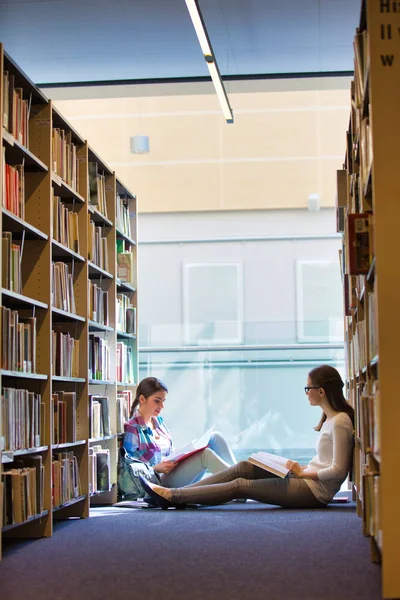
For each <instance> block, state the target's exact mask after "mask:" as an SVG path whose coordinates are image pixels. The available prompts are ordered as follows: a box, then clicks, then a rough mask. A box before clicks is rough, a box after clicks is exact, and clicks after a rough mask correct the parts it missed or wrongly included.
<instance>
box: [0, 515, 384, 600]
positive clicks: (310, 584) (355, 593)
mask: <svg viewBox="0 0 400 600" xmlns="http://www.w3.org/2000/svg"><path fill="white" fill-rule="evenodd" d="M380 590H381V577H380V567H379V566H378V565H375V564H372V563H371V562H370V557H369V540H368V539H367V538H364V537H363V535H362V532H361V520H360V519H359V518H358V517H357V516H356V515H355V507H354V504H352V503H350V504H344V505H335V506H331V507H329V508H327V509H318V510H283V509H280V508H275V507H272V506H265V505H262V504H258V503H247V504H236V503H232V504H228V505H225V506H221V507H209V508H201V509H191V510H185V511H176V510H168V511H162V510H159V509H155V510H149V509H143V508H142V509H129V508H118V507H117V508H104V509H102V508H96V509H93V510H92V518H90V519H86V520H69V521H63V522H60V523H58V524H57V525H56V531H55V535H54V536H53V537H52V538H48V539H40V540H34V541H28V542H27V541H24V542H12V543H10V544H9V543H6V547H5V548H4V553H3V562H2V563H1V564H0V592H1V593H0V597H1V599H2V600H3V599H4V600H6V599H7V600H21V599H22V598H24V599H26V600H30V599H31V598H38V599H39V598H40V600H67V599H68V600H70V599H72V600H78V599H80V598H85V599H86V600H99V599H100V598H101V599H110V600H114V599H115V600H119V599H121V600H122V599H123V600H131V599H132V600H136V599H138V600H142V599H151V598H158V599H159V600H181V599H182V600H187V599H190V600H192V599H193V600H216V599H218V600H221V599H223V600H225V599H229V600H239V599H240V600H242V599H251V600H283V599H284V600H300V599H304V600H329V599H332V600H338V599H340V600H347V599H348V600H350V599H351V600H354V599H356V598H362V599H363V600H370V599H371V600H378V599H380V598H381V591H380Z"/></svg>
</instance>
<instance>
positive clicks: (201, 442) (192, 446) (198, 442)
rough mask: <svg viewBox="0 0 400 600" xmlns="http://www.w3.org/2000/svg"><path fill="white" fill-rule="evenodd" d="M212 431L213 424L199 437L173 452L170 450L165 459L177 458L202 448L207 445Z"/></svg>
mask: <svg viewBox="0 0 400 600" xmlns="http://www.w3.org/2000/svg"><path fill="white" fill-rule="evenodd" d="M213 431H214V426H213V427H210V428H209V429H207V431H205V432H204V433H203V434H202V435H201V436H200V437H199V438H197V439H196V438H195V439H194V440H192V441H191V442H189V444H186V446H183V447H182V448H179V450H174V451H173V452H171V454H168V456H167V457H166V460H176V459H177V458H180V457H181V456H184V455H185V454H188V453H189V452H192V451H193V450H198V449H199V448H204V447H205V446H207V444H208V441H209V439H210V437H211V434H212V432H213Z"/></svg>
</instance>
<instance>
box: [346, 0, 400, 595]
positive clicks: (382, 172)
mask: <svg viewBox="0 0 400 600" xmlns="http://www.w3.org/2000/svg"><path fill="white" fill-rule="evenodd" d="M394 4H395V3H385V2H379V0H363V2H362V6H361V16H360V24H359V28H358V29H357V32H356V35H355V39H354V54H355V59H354V65H355V68H354V81H353V82H352V86H351V114H350V120H349V128H348V131H347V144H346V156H345V162H344V165H343V171H340V172H338V202H337V223H338V231H342V232H343V247H342V258H343V260H342V263H341V264H342V274H343V283H344V309H345V340H346V353H347V380H346V386H347V392H348V396H349V399H350V401H351V402H352V404H353V406H354V407H355V411H356V432H355V434H356V443H355V454H354V466H355V469H354V471H355V472H354V495H355V498H356V501H357V513H358V515H359V516H360V517H361V518H362V529H363V533H364V534H365V535H366V536H369V538H370V541H371V559H372V560H373V561H376V562H381V564H382V593H383V597H384V598H400V575H399V572H398V544H399V539H400V520H399V511H398V498H399V495H400V482H399V479H398V477H397V476H396V472H397V457H398V444H397V441H396V440H397V424H398V422H399V419H400V404H399V403H398V402H397V401H396V398H397V394H398V381H397V374H398V370H399V359H398V341H399V340H400V319H399V318H398V312H399V309H398V297H399V294H400V283H399V282H400V261H399V260H397V257H398V254H399V253H398V238H399V232H398V223H399V218H400V204H399V202H398V198H399V197H400V179H399V177H398V165H399V161H400V146H399V143H398V140H399V137H400V115H399V109H398V107H399V106H400V62H399V59H400V36H399V35H398V31H399V30H400V12H399V11H398V10H397V11H396V7H395V6H394Z"/></svg>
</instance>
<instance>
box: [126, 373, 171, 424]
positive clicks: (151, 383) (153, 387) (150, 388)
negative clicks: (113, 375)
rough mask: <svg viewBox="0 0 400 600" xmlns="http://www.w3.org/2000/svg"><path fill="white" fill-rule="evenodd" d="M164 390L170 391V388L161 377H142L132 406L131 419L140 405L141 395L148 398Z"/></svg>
mask: <svg viewBox="0 0 400 600" xmlns="http://www.w3.org/2000/svg"><path fill="white" fill-rule="evenodd" d="M160 391H164V392H167V393H168V388H167V386H166V385H165V383H163V382H162V381H161V379H157V377H146V378H145V379H142V381H141V382H140V383H139V385H138V386H137V388H136V396H135V399H134V401H133V403H132V406H131V414H130V415H129V418H130V419H131V418H132V417H133V415H134V413H135V410H136V408H137V407H138V406H139V398H140V396H144V397H145V398H148V397H149V396H152V395H153V394H156V393H157V392H160Z"/></svg>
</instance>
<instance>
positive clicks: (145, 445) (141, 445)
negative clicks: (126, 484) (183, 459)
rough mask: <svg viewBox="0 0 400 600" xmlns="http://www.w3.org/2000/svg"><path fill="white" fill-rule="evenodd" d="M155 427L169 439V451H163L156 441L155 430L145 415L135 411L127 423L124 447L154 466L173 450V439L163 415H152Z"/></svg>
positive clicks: (134, 455)
mask: <svg viewBox="0 0 400 600" xmlns="http://www.w3.org/2000/svg"><path fill="white" fill-rule="evenodd" d="M152 418H153V425H154V427H155V429H156V430H157V431H158V432H159V433H160V434H161V435H163V436H164V438H167V439H168V440H169V450H168V452H165V450H164V452H163V453H162V452H161V448H160V446H158V444H157V443H156V441H155V439H154V435H153V431H152V430H151V429H150V427H148V426H147V425H146V423H145V421H144V419H143V417H142V416H141V415H140V414H139V413H138V411H136V412H135V414H134V415H133V417H132V418H131V419H129V421H128V422H127V423H125V435H124V448H125V450H126V452H128V454H130V455H131V456H132V457H133V458H137V459H138V460H141V461H142V462H147V463H149V465H151V466H152V467H153V466H154V465H157V464H158V463H159V462H161V461H162V460H164V458H165V457H166V456H168V454H170V453H171V452H172V440H171V434H170V433H169V431H168V429H167V426H166V425H165V423H164V419H163V418H162V417H152Z"/></svg>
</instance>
